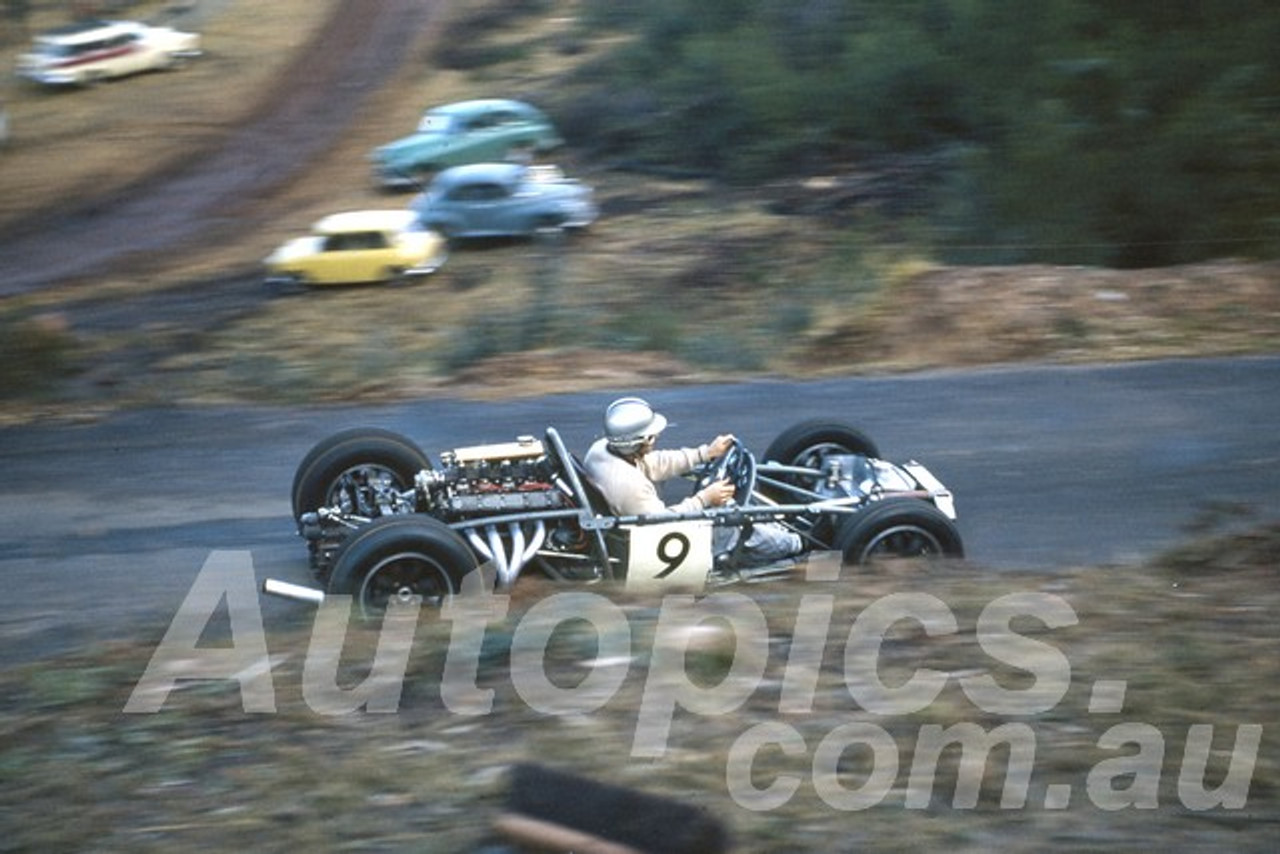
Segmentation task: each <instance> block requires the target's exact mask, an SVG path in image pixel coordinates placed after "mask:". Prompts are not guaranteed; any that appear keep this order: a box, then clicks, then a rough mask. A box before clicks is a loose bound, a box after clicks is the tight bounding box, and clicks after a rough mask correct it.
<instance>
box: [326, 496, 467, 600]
mask: <svg viewBox="0 0 1280 854" xmlns="http://www.w3.org/2000/svg"><path fill="white" fill-rule="evenodd" d="M478 566H479V564H478V563H477V561H476V557H475V553H474V552H472V551H471V548H470V547H469V546H468V545H467V542H466V540H464V539H463V538H462V537H461V536H460V535H458V533H457V532H455V531H453V530H452V529H450V528H449V527H448V526H447V525H445V524H444V523H443V522H441V521H439V520H438V519H433V518H431V517H430V516H421V515H417V514H414V515H405V516H386V517H383V518H381V519H377V520H375V521H373V522H371V523H369V524H368V525H366V526H364V527H363V528H361V529H360V530H359V531H357V532H355V533H354V534H353V535H352V536H351V537H350V538H349V539H348V540H347V541H346V542H345V543H343V544H342V547H341V548H340V549H339V550H338V552H337V554H336V555H335V556H334V566H333V575H331V576H330V578H329V589H328V592H329V593H332V594H345V595H349V596H353V597H355V600H356V605H357V607H358V608H359V610H360V615H361V616H362V617H363V618H364V619H373V618H375V617H377V616H378V615H379V614H381V613H382V612H383V611H385V610H386V609H387V606H388V605H389V604H391V603H393V602H397V601H405V602H407V601H408V600H409V599H410V598H411V597H415V596H416V597H420V598H421V602H422V604H423V605H428V606H432V607H439V606H440V605H441V604H442V603H443V602H444V601H445V599H447V598H448V597H450V596H453V595H454V594H456V593H459V592H460V591H461V590H462V581H463V579H464V578H466V576H467V575H468V574H470V573H472V572H474V571H475V570H476V568H477V567H478Z"/></svg>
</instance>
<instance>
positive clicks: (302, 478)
mask: <svg viewBox="0 0 1280 854" xmlns="http://www.w3.org/2000/svg"><path fill="white" fill-rule="evenodd" d="M429 468H431V460H429V459H428V458H427V455H426V454H424V453H423V452H422V449H421V448H419V447H418V446H417V445H416V444H415V443H414V442H413V441H412V440H411V439H408V438H405V437H404V436H402V435H400V434H399V433H393V432H391V431H390V430H381V429H378V428H376V427H355V428H352V429H350V430H343V431H341V432H339V433H335V434H334V435H332V436H330V437H329V438H327V439H325V440H323V441H321V442H319V443H318V444H316V446H315V447H313V448H312V449H311V450H310V451H309V452H307V455H306V456H305V457H303V458H302V462H301V463H299V464H298V469H297V472H296V473H295V474H294V477H293V490H292V498H293V518H294V519H297V518H299V517H300V516H301V515H302V514H303V513H307V512H310V511H312V510H315V509H317V508H319V507H332V506H333V505H335V504H337V505H339V506H341V507H342V508H343V509H344V510H348V511H349V512H352V513H355V514H357V515H360V516H378V515H380V513H381V507H380V503H379V502H380V500H385V499H386V497H387V493H388V491H396V492H403V491H405V490H408V489H410V488H412V487H413V479H414V477H415V476H416V475H417V474H418V472H420V471H422V470H423V469H429Z"/></svg>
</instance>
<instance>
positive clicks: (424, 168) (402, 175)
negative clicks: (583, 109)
mask: <svg viewBox="0 0 1280 854" xmlns="http://www.w3.org/2000/svg"><path fill="white" fill-rule="evenodd" d="M563 141H564V140H562V139H561V138H560V135H559V134H558V133H557V132H556V129H555V127H554V126H553V125H552V123H551V120H550V119H548V118H547V116H546V115H545V114H544V113H543V112H542V111H541V110H539V109H538V108H537V107H533V106H530V105H529V104H526V103H524V102H523V101H513V100H510V99H506V98H485V99H481V100H475V101H460V102H458V103H455V104H445V105H443V106H439V107H433V108H431V109H429V110H427V111H426V112H425V113H424V114H423V116H422V120H421V121H420V122H419V123H418V129H417V130H416V131H415V132H414V133H413V134H411V135H409V136H406V137H403V138H401V139H397V140H396V141H395V142H390V143H387V144H386V145H382V146H379V147H378V148H376V149H374V150H373V153H372V154H371V155H370V159H372V161H373V172H374V177H375V179H376V180H377V182H378V183H379V184H381V185H382V186H384V187H389V188H405V187H420V186H422V185H423V184H424V183H425V182H426V180H427V179H428V178H429V177H430V176H431V175H433V174H435V173H436V172H439V171H441V170H442V169H447V168H449V167H451V166H461V165H464V164H468V163H482V162H491V161H500V160H515V161H520V162H526V161H528V160H529V159H531V158H532V157H533V156H534V155H535V154H539V153H541V152H544V151H548V150H550V149H553V148H555V147H557V146H559V145H561V144H562V143H563Z"/></svg>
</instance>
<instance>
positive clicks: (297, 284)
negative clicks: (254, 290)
mask: <svg viewBox="0 0 1280 854" xmlns="http://www.w3.org/2000/svg"><path fill="white" fill-rule="evenodd" d="M264 284H265V285H266V287H267V293H269V294H270V295H271V296H278V297H283V296H291V295H293V294H300V293H302V292H303V291H305V290H306V289H307V283H306V281H305V280H304V279H303V278H302V277H301V276H298V275H288V276H271V277H269V278H267V279H266V281H265V282H264Z"/></svg>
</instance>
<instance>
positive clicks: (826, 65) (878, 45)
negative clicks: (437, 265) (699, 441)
mask: <svg viewBox="0 0 1280 854" xmlns="http://www.w3.org/2000/svg"><path fill="white" fill-rule="evenodd" d="M584 20H585V21H586V23H587V26H589V27H594V28H596V29H597V31H612V30H621V31H626V32H631V33H635V34H636V38H635V39H632V40H630V41H628V43H627V45H626V46H625V47H624V48H620V49H618V50H617V51H615V52H614V53H613V54H612V55H611V56H610V57H609V58H608V59H607V60H606V61H603V62H597V63H593V64H592V65H591V66H590V68H589V69H586V70H584V71H583V73H582V74H581V75H580V76H579V79H578V85H576V86H574V87H572V90H571V91H568V92H565V93H564V95H563V101H562V104H561V105H560V106H561V107H562V110H561V111H562V112H564V113H566V121H568V122H569V123H571V124H572V126H573V127H572V130H573V135H574V138H575V140H576V141H577V142H579V143H581V144H582V145H584V146H585V147H587V148H588V149H589V150H592V151H593V152H594V153H596V154H600V155H604V156H608V157H610V158H613V159H615V160H617V161H622V162H629V163H633V164H643V165H647V166H649V167H652V168H661V169H665V170H673V171H680V172H689V171H694V172H700V173H703V174H707V175H711V176H715V177H718V178H721V179H723V180H727V181H736V182H754V181H761V180H765V179H771V178H776V177H780V176H785V175H794V174H807V173H813V172H815V171H819V170H841V169H853V168H856V167H857V166H858V165H859V164H862V163H865V162H866V161H867V159H868V158H871V157H873V156H880V157H883V156H884V155H886V154H890V153H906V152H909V153H920V152H931V153H936V154H937V155H938V156H939V157H940V158H943V159H945V161H946V162H947V163H948V164H949V177H948V179H947V180H945V181H942V182H940V183H939V184H938V186H937V187H936V189H935V193H936V195H935V199H934V205H933V207H934V210H935V214H934V216H933V218H932V221H931V223H930V224H931V225H932V226H933V228H932V230H931V233H933V234H934V235H935V242H936V247H935V248H937V249H938V250H939V251H940V252H941V254H943V256H944V257H948V258H949V259H951V260H955V261H962V262H978V261H1002V262H1013V261H1055V262H1063V263H1089V264H1106V265H1117V266H1151V265H1161V264H1168V263H1176V262H1184V261H1191V260H1197V259H1202V258H1210V257H1222V256H1226V255H1235V256H1249V255H1253V256H1271V257H1273V256H1275V255H1276V254H1278V253H1280V64H1278V63H1277V60H1276V59H1275V56H1276V54H1275V45H1276V44H1277V43H1280V7H1277V6H1275V5H1274V4H1271V3H1268V2H1265V0H1042V2H1037V3H1011V2H1008V0H895V2H892V3H883V2H871V0H652V2H645V3H641V2H618V0H586V2H585V8H584Z"/></svg>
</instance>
